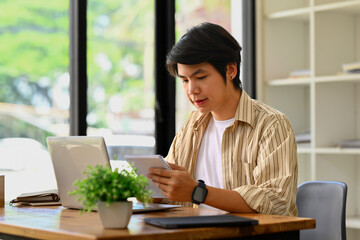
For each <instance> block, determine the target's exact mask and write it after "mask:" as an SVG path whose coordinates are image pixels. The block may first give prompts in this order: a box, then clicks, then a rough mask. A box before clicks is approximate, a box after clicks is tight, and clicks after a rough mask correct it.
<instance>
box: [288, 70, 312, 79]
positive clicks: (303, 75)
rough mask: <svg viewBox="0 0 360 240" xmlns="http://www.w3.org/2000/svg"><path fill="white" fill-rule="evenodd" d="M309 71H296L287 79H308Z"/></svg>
mask: <svg viewBox="0 0 360 240" xmlns="http://www.w3.org/2000/svg"><path fill="white" fill-rule="evenodd" d="M310 75H311V71H310V69H297V70H294V71H292V72H291V73H290V74H289V78H307V77H310Z"/></svg>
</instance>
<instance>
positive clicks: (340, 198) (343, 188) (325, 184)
mask: <svg viewBox="0 0 360 240" xmlns="http://www.w3.org/2000/svg"><path fill="white" fill-rule="evenodd" d="M346 195H347V185H346V184H345V183H342V182H332V181H311V182H305V183H303V184H301V185H299V187H298V192H297V198H296V205H297V208H298V213H299V217H309V218H314V219H315V220H316V228H315V229H310V230H302V231H300V239H301V240H305V239H311V240H317V239H327V240H331V239H334V240H335V239H336V240H345V239H346V227H345V215H346Z"/></svg>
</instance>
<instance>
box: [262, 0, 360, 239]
mask: <svg viewBox="0 0 360 240" xmlns="http://www.w3.org/2000/svg"><path fill="white" fill-rule="evenodd" d="M256 18H257V19H256V35H257V43H256V49H257V97H258V99H259V100H260V101H263V102H265V103H267V104H268V105H270V106H273V107H275V108H277V109H278V110H280V111H282V112H284V113H285V114H286V115H287V116H288V117H289V119H290V121H291V123H292V126H293V129H294V132H295V134H297V133H301V132H302V131H304V130H307V129H311V142H310V144H308V146H301V145H299V146H298V164H299V181H298V183H299V184H300V183H302V182H304V181H311V180H334V181H343V182H346V183H347V185H348V198H347V233H348V239H359V238H360V148H339V147H338V141H340V140H344V139H360V74H345V73H344V72H343V70H342V65H343V64H345V63H352V62H359V61H360V0H291V1H288V0H257V2H256ZM297 70H308V73H309V74H308V75H307V76H299V77H289V76H290V74H291V73H292V72H294V71H297Z"/></svg>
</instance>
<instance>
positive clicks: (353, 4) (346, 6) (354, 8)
mask: <svg viewBox="0 0 360 240" xmlns="http://www.w3.org/2000/svg"><path fill="white" fill-rule="evenodd" d="M331 10H335V11H339V12H340V11H342V12H352V13H358V12H359V10H360V1H359V0H353V1H342V2H338V3H328V4H321V5H317V6H315V7H314V11H315V12H322V11H331Z"/></svg>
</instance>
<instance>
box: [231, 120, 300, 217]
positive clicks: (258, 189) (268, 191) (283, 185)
mask: <svg viewBox="0 0 360 240" xmlns="http://www.w3.org/2000/svg"><path fill="white" fill-rule="evenodd" d="M297 170H298V169H297V152H296V142H295V136H294V133H293V131H292V129H291V125H290V123H289V120H288V119H287V118H286V117H284V118H281V119H279V120H277V121H275V122H274V123H273V124H272V125H271V126H270V127H269V128H268V129H267V130H266V131H265V132H264V134H263V136H262V137H261V138H260V140H259V148H258V158H257V165H256V167H255V168H254V170H253V171H252V174H253V178H254V184H253V185H244V186H241V187H238V188H236V189H234V190H235V191H237V192H238V193H239V194H240V195H241V196H242V197H243V199H244V200H245V201H246V202H247V204H248V205H249V206H250V207H251V208H252V209H254V210H255V211H257V212H259V213H265V214H279V215H293V216H296V215H297V209H296V192H297Z"/></svg>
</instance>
